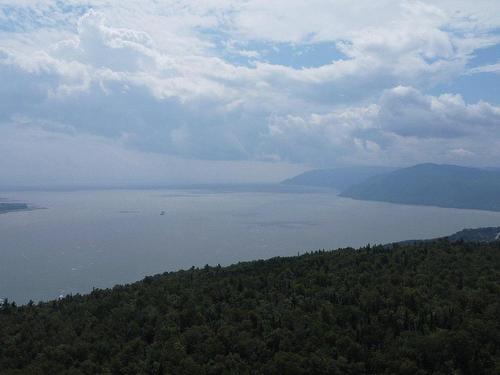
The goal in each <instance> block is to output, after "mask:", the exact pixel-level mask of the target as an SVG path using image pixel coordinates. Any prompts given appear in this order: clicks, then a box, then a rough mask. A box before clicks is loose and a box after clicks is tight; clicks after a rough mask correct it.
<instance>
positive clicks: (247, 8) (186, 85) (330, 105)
mask: <svg viewBox="0 0 500 375" xmlns="http://www.w3.org/2000/svg"><path fill="white" fill-rule="evenodd" d="M0 25H2V27H0V79H1V81H2V85H1V86H0V136H3V135H4V133H5V132H6V130H5V129H7V128H8V126H10V125H8V124H12V123H15V124H26V123H29V124H35V125H36V126H37V127H41V128H42V129H43V131H44V132H46V133H47V134H49V133H53V134H54V137H55V139H57V140H58V141H57V142H60V143H61V147H59V148H58V149H59V150H61V152H60V153H59V154H62V150H66V151H67V152H68V153H71V148H65V146H64V144H72V141H71V139H73V138H68V137H69V136H68V135H67V134H66V135H65V136H62V135H61V133H64V132H70V133H71V134H72V137H83V138H85V137H97V138H99V139H104V140H106V141H107V142H111V143H113V142H115V143H116V142H118V143H119V147H120V148H121V149H123V150H126V151H127V152H130V154H129V155H133V156H130V157H131V158H132V157H133V158H137V159H138V160H139V159H140V158H141V156H140V155H142V154H141V153H144V154H148V155H149V154H151V153H158V154H164V155H170V156H168V157H177V158H194V159H206V160H250V161H251V160H275V161H277V160H285V161H292V162H299V163H311V164H315V165H333V164H342V163H343V164H348V163H359V162H361V163H363V162H365V161H370V163H392V164H394V163H396V162H397V160H400V161H410V160H417V159H419V158H424V157H426V156H425V155H431V156H432V157H435V158H436V159H440V160H441V159H446V158H447V159H446V160H451V159H452V158H453V157H456V158H457V160H458V158H459V157H460V158H462V159H461V160H468V161H471V162H473V161H474V162H479V161H485V160H486V159H485V158H486V157H487V155H490V157H492V155H493V156H495V155H496V151H494V150H492V151H491V153H490V154H488V152H487V150H478V145H479V144H480V141H479V140H480V139H483V140H484V142H483V144H484V145H487V146H488V147H494V145H496V143H495V140H496V139H498V136H497V135H496V133H495V132H496V131H497V130H498V124H499V108H498V107H496V106H495V105H493V104H489V103H486V102H484V101H479V102H477V103H475V104H470V103H466V102H465V101H464V99H463V97H462V96H461V95H459V94H456V93H453V94H442V95H427V94H426V92H428V91H429V90H430V89H432V88H435V87H436V86H437V85H438V84H439V83H449V82H453V80H454V79H456V78H457V77H460V76H461V75H464V74H471V73H479V72H496V71H497V70H498V69H497V66H496V65H497V64H493V65H483V66H479V67H472V68H471V67H469V64H470V62H471V61H472V58H473V56H474V53H475V52H476V51H477V50H479V49H482V48H485V47H488V46H492V45H495V44H496V43H499V42H500V37H499V34H498V32H497V29H496V28H498V27H500V3H498V4H497V3H496V2H495V3H492V2H491V1H490V2H488V1H483V0H478V1H475V2H474V4H472V5H471V3H470V2H467V1H447V0H443V1H437V2H432V3H431V2H429V1H404V0H401V1H400V0H382V1H381V2H371V1H370V2H369V1H366V2H365V1H362V2H352V1H346V0H337V1H326V0H313V1H311V2H307V3H306V2H303V1H295V0H289V1H281V0H279V1H272V2H269V1H262V0H250V1H228V0H210V1H206V2H194V1H187V0H171V1H170V0H169V1H163V2H156V1H153V0H146V1H144V2H132V1H117V0H81V1H80V0H71V1H68V2H55V1H50V0H32V1H30V0H23V1H15V2H14V1H7V0H0ZM259 43H261V44H259ZM276 43H283V44H284V45H291V46H293V48H294V49H296V50H297V51H298V52H299V53H302V52H305V51H306V50H307V48H308V47H309V46H317V47H318V48H321V43H329V45H330V46H336V48H334V50H335V54H333V53H332V56H331V58H329V57H328V56H326V58H324V59H323V60H321V61H322V62H321V63H318V64H316V63H314V64H309V66H310V67H307V68H297V67H294V66H293V65H292V64H287V63H286V59H285V61H283V62H282V63H280V64H278V63H271V62H266V61H265V55H266V53H264V51H263V49H264V48H270V49H272V48H273V46H274V45H276ZM263 45H264V46H265V47H262V46H263ZM332 48H333V47H332ZM228 54H229V55H231V56H233V57H234V56H237V57H238V58H239V59H241V60H240V62H239V63H235V62H234V61H233V60H231V59H229V58H227V55H228ZM311 59H313V57H311ZM30 126H31V125H30ZM16 129H18V128H16ZM10 131H11V132H13V130H12V129H11V130H10ZM16 131H17V132H19V134H24V135H26V136H27V133H24V132H21V131H20V130H16ZM10 136H11V138H9V139H14V138H12V134H11V135H10ZM486 137H487V138H488V139H487V140H486V139H485V138H486ZM83 138H82V139H83ZM16 139H18V138H16ZM444 139H446V142H449V143H450V144H449V145H448V144H447V146H446V147H442V146H440V145H439V144H440V142H443V140H444ZM16 142H17V141H16ZM32 143H33V147H35V148H36V144H35V142H32ZM40 147H41V146H40ZM54 147H55V146H54ZM432 147H435V148H436V149H433V148H432ZM419 150H421V151H419ZM465 151H467V152H465ZM468 152H470V153H468ZM419 155H420V156H419ZM79 157H82V158H84V153H83V152H82V153H81V154H80V155H79ZM495 157H496V156H495ZM148 160H149V159H148ZM492 160H493V159H492ZM417 161H418V160H417ZM54 163H55V161H54ZM117 163H118V161H117ZM490 164H491V163H490ZM3 168H5V166H4V167H3ZM141 168H146V167H144V166H143V167H141ZM0 171H1V169H0Z"/></svg>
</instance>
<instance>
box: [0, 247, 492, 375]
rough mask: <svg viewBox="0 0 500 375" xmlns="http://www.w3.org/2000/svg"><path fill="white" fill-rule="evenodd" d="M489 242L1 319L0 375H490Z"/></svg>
mask: <svg viewBox="0 0 500 375" xmlns="http://www.w3.org/2000/svg"><path fill="white" fill-rule="evenodd" d="M499 317H500V244H499V243H498V242H497V243H491V244H474V243H463V242H456V243H449V242H447V241H437V242H432V243H421V244H416V245H408V246H396V247H394V248H392V249H388V248H384V247H371V248H370V247H365V248H362V249H359V250H354V249H340V250H337V251H332V252H324V251H319V252H314V253H309V254H305V255H302V256H300V257H292V258H273V259H270V260H267V261H254V262H249V263H241V264H237V265H234V266H230V267H225V268H222V267H208V266H207V267H205V268H203V269H195V268H192V269H190V270H186V271H178V272H173V273H165V274H163V275H157V276H153V277H146V278H145V279H144V280H142V281H140V282H137V283H134V284H131V285H126V286H116V287H114V288H113V289H108V290H94V291H93V292H92V293H90V294H88V295H84V296H81V295H75V296H67V297H65V298H64V299H62V300H58V301H51V302H47V303H39V304H36V305H35V304H32V303H30V304H29V305H26V306H21V307H16V306H15V304H12V303H4V304H3V307H2V308H0V369H1V371H0V372H1V373H2V374H49V373H50V374H190V375H191V374H422V375H423V374H500V319H499Z"/></svg>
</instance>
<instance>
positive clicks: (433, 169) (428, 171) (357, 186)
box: [283, 163, 500, 211]
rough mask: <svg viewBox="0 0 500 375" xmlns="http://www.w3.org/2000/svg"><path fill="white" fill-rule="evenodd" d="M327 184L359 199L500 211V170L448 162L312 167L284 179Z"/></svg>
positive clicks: (309, 184) (349, 196)
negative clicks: (336, 167) (407, 165)
mask: <svg viewBox="0 0 500 375" xmlns="http://www.w3.org/2000/svg"><path fill="white" fill-rule="evenodd" d="M283 183H285V184H289V185H308V186H327V187H331V188H334V189H337V190H340V191H341V193H340V196H342V197H346V198H353V199H358V200H369V201H381V202H391V203H402V204H413V205H429V206H438V207H449V208H469V209H479V210H490V211H500V170H499V169H497V168H484V169H480V168H469V167H460V166H456V165H446V164H431V163H427V164H418V165H415V166H413V167H409V168H401V169H395V168H389V167H354V168H339V169H330V170H313V171H309V172H305V173H303V174H301V175H298V176H296V177H293V178H291V179H288V180H286V181H284V182H283Z"/></svg>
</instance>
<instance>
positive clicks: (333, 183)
mask: <svg viewBox="0 0 500 375" xmlns="http://www.w3.org/2000/svg"><path fill="white" fill-rule="evenodd" d="M394 170H396V168H391V167H345V168H335V169H314V170H312V171H307V172H304V173H302V174H299V175H298V176H295V177H292V178H289V179H288V180H285V181H283V182H282V183H283V184H286V185H303V186H320V187H329V188H333V189H336V190H344V189H346V188H348V187H349V186H352V185H354V184H358V183H360V182H362V181H364V180H366V179H367V178H370V177H373V176H376V175H380V174H383V173H389V172H392V171H394Z"/></svg>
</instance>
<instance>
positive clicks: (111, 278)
mask: <svg viewBox="0 0 500 375" xmlns="http://www.w3.org/2000/svg"><path fill="white" fill-rule="evenodd" d="M0 196H1V197H3V198H9V199H15V200H18V201H23V202H28V203H30V204H33V205H36V206H40V207H46V209H39V210H33V211H24V212H11V213H7V214H1V215H0V298H1V297H7V298H9V300H15V301H17V302H19V303H24V302H27V301H28V300H29V299H33V300H34V301H38V300H47V299H53V298H57V297H58V296H59V295H65V294H69V293H76V292H80V293H83V292H88V291H89V290H91V289H92V287H100V288H102V287H109V286H112V285H114V284H117V283H127V282H132V281H135V280H139V279H141V278H143V277H144V276H145V275H151V274H155V273H160V272H164V271H171V270H178V269H181V268H189V267H191V266H192V265H195V266H203V265H205V264H211V265H215V264H218V263H220V264H221V265H227V264H231V263H235V262H238V261H243V260H253V259H262V258H270V257H273V256H278V255H296V254H297V253H298V252H304V251H307V250H317V249H334V248H338V247H345V246H355V247H356V246H362V245H366V244H368V243H371V244H375V243H388V242H393V241H400V240H405V239H417V238H431V237H437V236H444V235H447V234H451V233H453V232H456V231H458V230H461V229H463V228H466V227H469V228H471V227H481V226H500V212H487V211H476V210H459V209H444V208H436V207H416V206H406V205H396V204H386V203H378V202H363V201H355V200H351V199H345V198H340V197H337V196H336V194H335V192H333V191H327V190H314V189H303V188H291V187H279V186H264V187H263V186H261V187H258V186H253V187H238V188H236V187H235V188H227V187H226V188H205V189H198V190H196V189H170V190H102V191H72V192H55V191H53V192H5V193H1V194H0ZM162 211H164V214H163V215H161V213H162Z"/></svg>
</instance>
